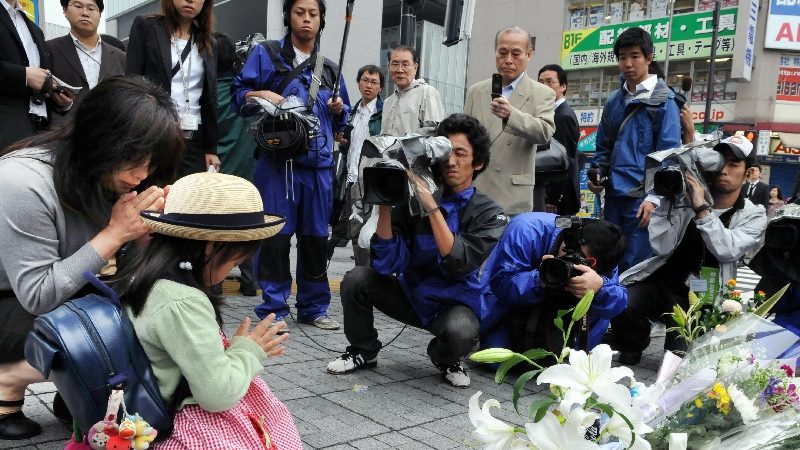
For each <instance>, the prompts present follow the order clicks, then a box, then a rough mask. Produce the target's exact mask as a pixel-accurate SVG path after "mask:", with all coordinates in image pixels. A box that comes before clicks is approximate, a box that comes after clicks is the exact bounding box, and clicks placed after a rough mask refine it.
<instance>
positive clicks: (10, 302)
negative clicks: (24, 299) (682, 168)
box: [0, 291, 36, 364]
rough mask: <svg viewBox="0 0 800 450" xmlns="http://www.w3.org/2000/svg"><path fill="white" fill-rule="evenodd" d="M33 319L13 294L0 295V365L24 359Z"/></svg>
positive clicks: (3, 293) (34, 317)
mask: <svg viewBox="0 0 800 450" xmlns="http://www.w3.org/2000/svg"><path fill="white" fill-rule="evenodd" d="M34 319H36V316H34V315H33V314H31V313H29V312H28V311H25V309H24V308H23V307H22V305H20V304H19V300H17V297H15V296H14V294H13V293H11V292H9V291H4V292H2V293H0V363H3V364H5V363H11V362H16V361H19V360H22V359H25V339H27V337H28V333H29V332H30V331H31V330H33V320H34Z"/></svg>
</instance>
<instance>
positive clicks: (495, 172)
mask: <svg viewBox="0 0 800 450" xmlns="http://www.w3.org/2000/svg"><path fill="white" fill-rule="evenodd" d="M491 89H492V80H491V79H489V80H484V81H480V82H478V83H475V84H474V85H472V86H471V87H470V88H469V90H468V91H467V100H466V102H465V104H464V113H465V114H469V115H471V116H474V117H475V118H477V119H478V120H479V121H480V122H481V123H482V124H483V126H485V127H486V128H487V129H488V130H489V137H490V138H491V139H492V147H491V160H490V162H489V166H488V167H487V168H486V171H485V172H483V173H482V174H480V176H478V178H477V179H476V180H475V187H477V188H478V189H479V190H481V191H482V192H483V193H485V194H486V195H488V196H489V197H490V198H492V200H494V201H496V202H497V203H499V204H500V206H502V207H503V210H504V211H505V212H506V214H512V215H515V214H520V213H523V212H527V211H532V210H533V182H534V179H533V177H534V167H533V165H534V156H535V154H536V146H537V145H540V144H546V143H547V142H549V141H550V138H551V137H552V136H553V132H555V129H556V127H555V122H554V119H553V117H554V109H553V104H554V103H555V98H556V95H555V93H554V92H553V90H552V89H550V88H549V87H547V86H545V85H543V84H541V83H539V82H538V81H534V80H533V79H531V78H530V77H528V75H527V74H523V76H522V79H521V80H520V82H519V84H517V87H516V88H515V89H514V92H512V93H511V97H510V98H509V102H510V103H511V106H512V109H511V116H510V117H509V118H508V121H507V123H506V125H505V128H504V127H503V121H502V120H500V118H498V117H497V116H495V115H494V114H492V112H491V111H490V108H489V104H490V103H491V101H492V96H491Z"/></svg>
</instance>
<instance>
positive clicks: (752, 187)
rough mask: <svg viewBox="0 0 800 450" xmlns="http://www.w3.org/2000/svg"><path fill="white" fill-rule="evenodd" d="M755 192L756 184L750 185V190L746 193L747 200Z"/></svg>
mask: <svg viewBox="0 0 800 450" xmlns="http://www.w3.org/2000/svg"><path fill="white" fill-rule="evenodd" d="M755 190H756V184H755V183H750V189H749V190H748V191H747V198H751V197H752V196H753V192H754V191H755Z"/></svg>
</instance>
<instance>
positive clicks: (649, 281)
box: [611, 136, 767, 365]
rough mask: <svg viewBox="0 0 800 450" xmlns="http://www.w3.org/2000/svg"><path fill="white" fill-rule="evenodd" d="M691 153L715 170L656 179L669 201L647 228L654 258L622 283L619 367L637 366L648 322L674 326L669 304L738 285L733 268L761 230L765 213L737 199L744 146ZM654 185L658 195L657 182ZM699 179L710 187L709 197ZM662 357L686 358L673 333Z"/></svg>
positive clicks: (734, 142) (741, 142) (748, 160)
mask: <svg viewBox="0 0 800 450" xmlns="http://www.w3.org/2000/svg"><path fill="white" fill-rule="evenodd" d="M702 151H704V153H701V152H702ZM665 152H666V151H665ZM715 152H718V154H717V153H715ZM691 153H692V155H693V156H692V161H703V160H708V157H709V156H714V157H716V158H717V159H718V163H716V164H717V166H718V167H715V168H714V169H710V170H709V168H708V167H706V168H703V167H697V165H696V164H691V165H684V166H682V170H681V171H680V172H679V171H676V170H675V166H673V167H669V168H667V169H664V170H661V171H660V173H661V176H662V178H661V179H662V180H664V181H668V182H665V183H663V185H664V186H662V188H665V189H666V190H667V191H672V194H674V195H673V199H671V200H669V201H662V202H661V205H660V206H659V207H658V208H657V209H656V210H655V211H654V212H653V216H652V218H651V220H650V225H649V226H648V232H649V235H650V245H651V247H652V248H653V252H654V254H655V255H656V256H654V257H652V258H650V259H648V260H646V261H643V262H641V263H639V264H637V265H635V266H633V267H631V268H630V269H628V270H627V271H626V272H625V273H624V274H622V277H621V278H622V283H623V284H625V285H626V286H627V288H628V308H627V309H626V310H625V312H623V313H622V314H620V315H619V316H618V317H617V318H616V319H614V320H612V322H611V331H612V334H613V338H614V347H615V348H616V349H617V350H619V351H620V359H619V361H620V363H621V364H625V365H635V364H638V363H639V361H640V359H641V356H642V351H643V350H644V349H646V348H647V346H648V345H649V344H650V321H654V322H655V321H660V322H663V323H665V324H666V325H667V326H668V327H669V326H672V325H673V324H672V319H671V318H670V316H669V315H668V314H669V313H671V312H672V310H673V306H674V305H675V304H678V305H681V307H683V308H684V309H686V308H688V306H689V305H688V303H689V300H688V293H689V289H691V290H692V291H694V292H698V293H699V295H701V296H708V298H709V299H714V298H716V297H717V295H718V293H719V291H720V288H721V287H722V286H723V284H724V283H725V282H726V281H727V280H729V279H731V278H736V262H737V261H738V260H739V259H740V258H741V257H742V256H744V255H745V254H746V253H747V252H748V251H750V250H753V249H755V248H756V247H757V246H758V243H759V238H760V236H761V233H762V232H763V230H764V228H765V226H766V223H767V216H766V213H765V211H764V207H763V206H760V205H754V204H753V203H752V202H751V201H750V200H748V199H746V198H745V197H744V196H743V195H742V192H741V191H742V183H744V180H745V174H746V172H747V169H748V168H749V167H751V166H752V165H753V164H755V154H754V153H753V144H751V143H750V141H748V140H747V139H745V138H744V137H742V136H731V137H728V138H726V139H723V140H722V141H720V142H719V143H718V144H716V145H715V146H714V147H713V151H710V150H709V149H707V148H705V149H704V148H703V147H702V146H698V147H696V149H693V150H691ZM720 155H721V157H720ZM651 156H652V155H651ZM684 160H685V158H684ZM693 168H694V169H693ZM680 173H683V177H680V176H679V174H680ZM675 175H678V177H677V178H676V177H675ZM653 178H654V180H655V183H656V184H655V185H654V186H655V190H656V193H658V190H659V189H660V188H659V186H658V185H657V184H658V178H659V175H655V176H654V177H653ZM704 178H706V179H708V180H709V184H710V185H711V186H710V188H708V190H707V188H706V187H705V185H704ZM675 196H677V198H683V200H682V202H683V203H685V204H686V205H685V206H684V207H680V205H678V206H677V207H676V202H675V201H674V200H675V199H676V197H675ZM708 199H712V200H713V202H712V203H709V201H708ZM665 314H667V315H665ZM664 349H665V350H670V351H685V350H686V342H685V341H684V340H683V339H682V338H681V337H680V336H679V335H678V334H677V333H676V332H674V331H671V332H668V333H667V335H666V338H665V340H664Z"/></svg>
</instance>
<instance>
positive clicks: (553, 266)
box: [539, 258, 572, 287]
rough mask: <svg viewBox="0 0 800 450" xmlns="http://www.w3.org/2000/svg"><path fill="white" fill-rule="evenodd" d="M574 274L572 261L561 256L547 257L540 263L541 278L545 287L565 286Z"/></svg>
mask: <svg viewBox="0 0 800 450" xmlns="http://www.w3.org/2000/svg"><path fill="white" fill-rule="evenodd" d="M571 275H572V263H570V262H568V261H564V260H563V259H560V258H550V259H545V260H544V261H542V263H541V264H540V265H539V278H540V280H541V282H542V286H544V287H559V286H564V285H565V284H567V282H569V279H570V278H571Z"/></svg>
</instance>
